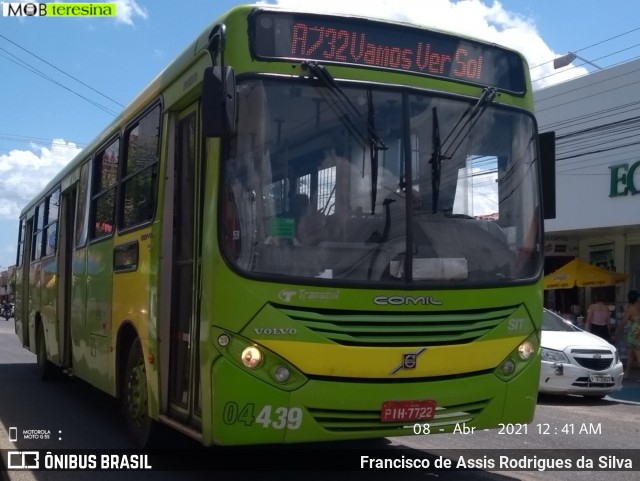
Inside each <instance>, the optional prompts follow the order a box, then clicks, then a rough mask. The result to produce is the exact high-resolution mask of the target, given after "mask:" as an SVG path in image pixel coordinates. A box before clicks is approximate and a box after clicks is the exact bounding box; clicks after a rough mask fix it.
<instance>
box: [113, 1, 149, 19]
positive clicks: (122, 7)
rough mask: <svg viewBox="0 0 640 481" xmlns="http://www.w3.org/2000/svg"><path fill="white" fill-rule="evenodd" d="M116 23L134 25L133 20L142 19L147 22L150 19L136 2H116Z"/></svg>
mask: <svg viewBox="0 0 640 481" xmlns="http://www.w3.org/2000/svg"><path fill="white" fill-rule="evenodd" d="M114 3H115V4H116V21H118V22H122V23H126V24H127V25H133V19H134V18H136V17H140V18H142V19H143V20H146V19H147V18H148V17H149V14H148V13H147V11H146V10H145V9H144V8H143V7H141V6H140V5H138V2H136V0H115V1H114Z"/></svg>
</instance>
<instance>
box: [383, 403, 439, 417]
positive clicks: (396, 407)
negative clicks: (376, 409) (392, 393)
mask: <svg viewBox="0 0 640 481" xmlns="http://www.w3.org/2000/svg"><path fill="white" fill-rule="evenodd" d="M435 413H436V402H435V401H433V400H431V399H429V400H424V401H385V402H383V403H382V408H381V409H380V421H382V422H383V423H388V422H394V421H420V420H428V419H431V418H433V416H434V415H435Z"/></svg>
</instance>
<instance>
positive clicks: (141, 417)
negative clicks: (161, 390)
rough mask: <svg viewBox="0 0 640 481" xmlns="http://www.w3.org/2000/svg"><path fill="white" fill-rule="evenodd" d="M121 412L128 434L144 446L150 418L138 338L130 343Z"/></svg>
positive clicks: (148, 438)
mask: <svg viewBox="0 0 640 481" xmlns="http://www.w3.org/2000/svg"><path fill="white" fill-rule="evenodd" d="M122 412H123V414H124V419H125V423H126V425H127V430H128V431H129V434H130V435H131V436H132V437H133V439H134V441H135V443H136V445H137V446H138V447H140V448H144V447H146V446H147V445H148V443H149V440H150V437H151V427H152V419H151V418H150V417H149V413H148V400H147V377H146V373H145V368H144V358H143V356H142V346H141V345H140V339H136V340H135V341H134V342H133V344H132V345H131V350H130V351H129V358H128V361H127V370H126V371H125V377H124V382H123V389H122Z"/></svg>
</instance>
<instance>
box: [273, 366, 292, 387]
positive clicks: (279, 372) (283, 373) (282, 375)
mask: <svg viewBox="0 0 640 481" xmlns="http://www.w3.org/2000/svg"><path fill="white" fill-rule="evenodd" d="M273 375H274V378H275V380H276V381H278V382H279V383H284V382H287V381H288V380H289V378H290V377H291V372H290V371H289V368H288V367H287V366H278V367H276V370H275V372H274V374H273Z"/></svg>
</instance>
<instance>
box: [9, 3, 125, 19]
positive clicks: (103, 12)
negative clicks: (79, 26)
mask: <svg viewBox="0 0 640 481" xmlns="http://www.w3.org/2000/svg"><path fill="white" fill-rule="evenodd" d="M2 16H4V17H115V16H116V4H115V3H14V2H11V3H4V2H3V3H2Z"/></svg>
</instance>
